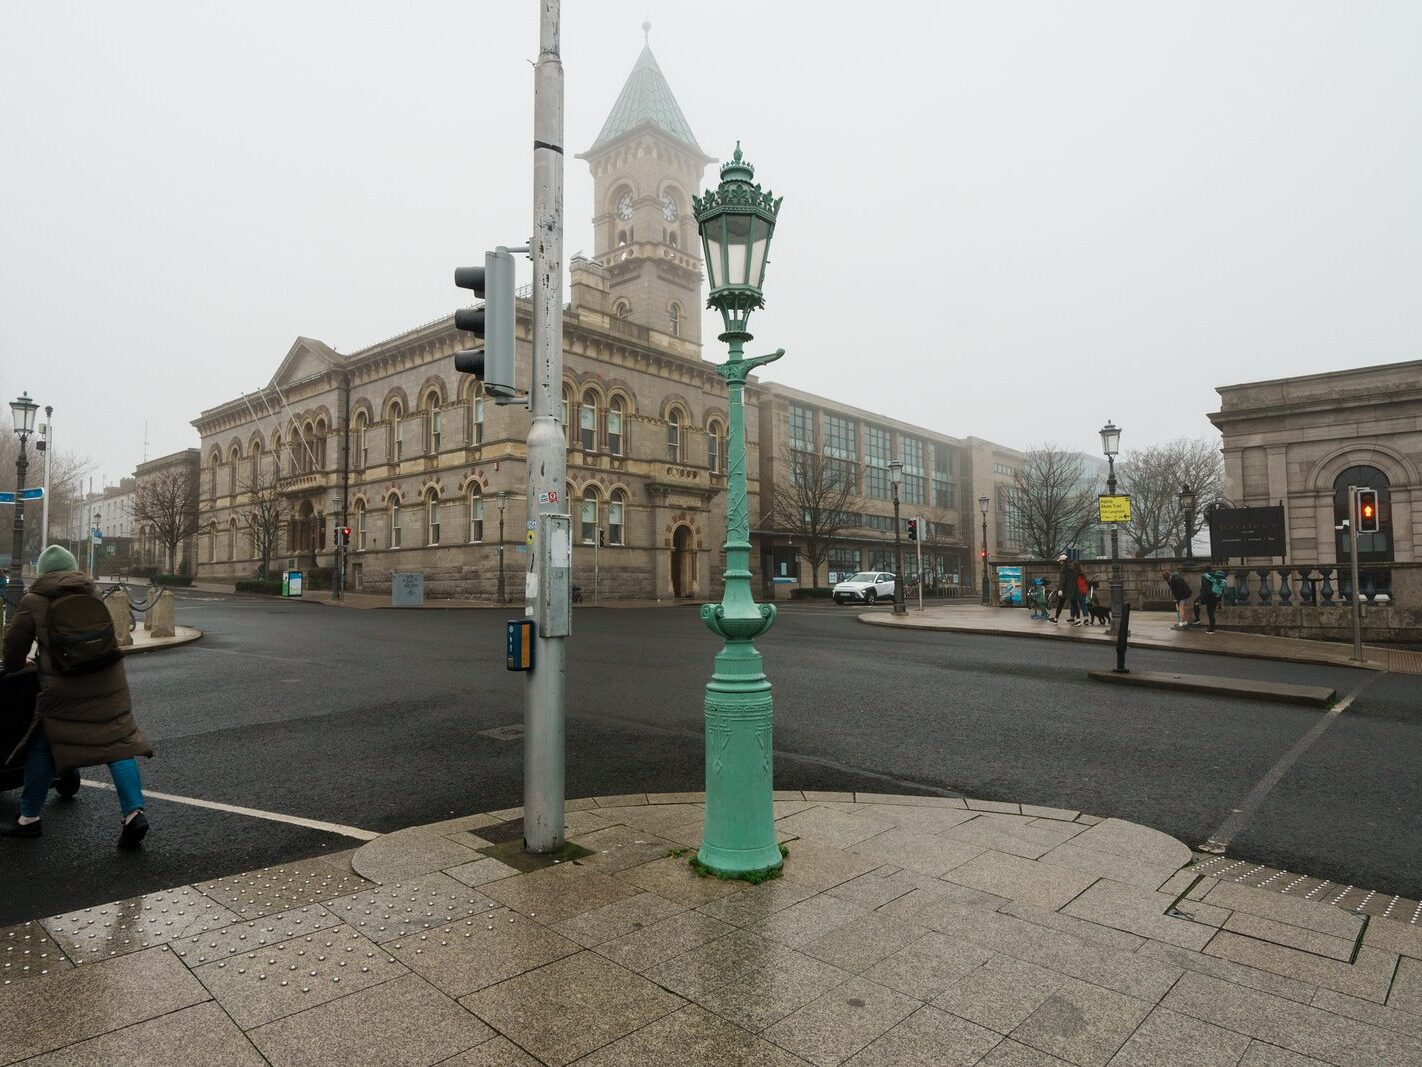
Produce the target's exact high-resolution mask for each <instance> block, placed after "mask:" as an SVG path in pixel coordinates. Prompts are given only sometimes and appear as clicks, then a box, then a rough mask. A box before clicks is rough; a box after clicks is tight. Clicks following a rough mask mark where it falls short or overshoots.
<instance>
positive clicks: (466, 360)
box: [454, 246, 516, 404]
mask: <svg viewBox="0 0 1422 1067" xmlns="http://www.w3.org/2000/svg"><path fill="white" fill-rule="evenodd" d="M454 284H455V285H457V286H459V288H461V289H470V290H473V292H474V294H475V295H476V296H482V297H483V298H484V306H483V307H478V308H460V309H459V310H458V311H456V312H455V313H454V325H455V327H456V328H458V329H461V330H468V331H469V332H470V333H472V334H473V335H474V336H475V337H478V338H479V339H480V340H482V341H483V342H484V344H483V347H481V348H474V349H466V350H465V351H462V352H456V353H455V354H454V369H455V370H457V371H460V372H461V373H464V374H472V375H474V377H476V378H478V379H479V380H480V381H481V382H483V383H484V392H485V393H486V394H487V395H489V396H491V397H493V398H494V403H496V404H508V403H512V402H514V400H515V399H516V396H515V389H514V327H515V318H514V260H513V253H511V252H510V251H509V250H508V249H507V248H504V247H502V246H501V247H499V248H496V249H495V250H494V251H492V252H485V253H484V265H483V266H482V267H457V268H455V271H454Z"/></svg>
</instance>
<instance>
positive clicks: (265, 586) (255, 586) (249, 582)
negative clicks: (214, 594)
mask: <svg viewBox="0 0 1422 1067" xmlns="http://www.w3.org/2000/svg"><path fill="white" fill-rule="evenodd" d="M233 588H234V589H236V590H237V592H239V593H262V594H265V595H267V596H281V579H280V578H241V579H239V580H238V581H237V582H236V583H235V584H234V585H233Z"/></svg>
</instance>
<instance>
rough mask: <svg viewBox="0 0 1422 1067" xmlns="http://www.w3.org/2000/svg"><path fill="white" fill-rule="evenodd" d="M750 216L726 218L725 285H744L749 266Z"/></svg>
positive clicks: (728, 216)
mask: <svg viewBox="0 0 1422 1067" xmlns="http://www.w3.org/2000/svg"><path fill="white" fill-rule="evenodd" d="M752 218H753V216H751V215H727V216H726V284H727V285H745V284H746V283H747V281H748V276H747V273H746V269H747V267H748V266H749V264H750V241H751V219H752Z"/></svg>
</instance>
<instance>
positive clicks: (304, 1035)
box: [249, 974, 494, 1067]
mask: <svg viewBox="0 0 1422 1067" xmlns="http://www.w3.org/2000/svg"><path fill="white" fill-rule="evenodd" d="M249 1036H250V1037H251V1039H252V1043H253V1044H255V1045H256V1046H257V1048H258V1049H260V1050H261V1053H262V1055H263V1056H265V1057H266V1058H267V1061H268V1062H269V1063H271V1064H272V1065H273V1067H321V1065H324V1064H338V1063H339V1064H360V1065H361V1067H428V1065H430V1064H435V1063H442V1062H443V1061H444V1060H446V1059H448V1058H449V1057H450V1056H452V1055H455V1054H457V1053H460V1052H464V1051H466V1050H468V1049H471V1048H473V1047H474V1046H476V1045H478V1044H481V1043H482V1042H484V1041H487V1040H488V1039H489V1038H491V1037H493V1036H494V1031H493V1029H491V1028H490V1027H489V1026H488V1025H486V1024H485V1023H483V1022H481V1021H480V1020H479V1019H478V1017H476V1016H475V1015H474V1014H473V1013H471V1012H469V1011H467V1010H466V1009H464V1008H461V1007H460V1006H459V1005H458V1004H456V1003H455V1002H454V1001H453V1000H451V999H450V998H449V997H447V996H445V995H444V994H443V993H441V992H439V990H437V989H435V988H434V986H432V985H430V984H429V983H428V982H426V981H425V980H424V979H423V978H421V977H419V976H418V975H414V974H406V975H403V976H402V977H399V978H394V979H391V980H390V981H388V982H383V983H381V984H380V985H375V986H371V987H370V988H367V989H362V990H360V991H359V992H357V993H353V994H351V995H350V996H345V997H341V998H340V999H339V1000H333V1001H330V1002H328V1003H326V1004H321V1005H318V1006H317V1007H314V1008H311V1009H309V1010H307V1011H303V1012H300V1013H299V1014H296V1015H289V1016H287V1017H286V1018H284V1019H279V1020H277V1021H276V1022H272V1023H268V1024H266V1025H265V1026H259V1027H257V1028H256V1029H255V1030H252V1031H251V1032H250V1034H249Z"/></svg>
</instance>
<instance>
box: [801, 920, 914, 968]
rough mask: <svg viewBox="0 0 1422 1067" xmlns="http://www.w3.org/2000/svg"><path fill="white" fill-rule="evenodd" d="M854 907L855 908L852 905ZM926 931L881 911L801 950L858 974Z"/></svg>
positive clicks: (843, 927) (850, 923)
mask: <svg viewBox="0 0 1422 1067" xmlns="http://www.w3.org/2000/svg"><path fill="white" fill-rule="evenodd" d="M851 906H855V905H851ZM928 932H929V931H928V930H925V929H924V928H923V927H921V926H916V925H915V924H913V923H909V922H905V921H903V920H902V919H896V918H894V917H893V916H892V915H886V914H884V913H883V912H870V913H869V914H867V915H860V916H859V917H857V918H854V919H851V920H850V921H849V922H847V923H845V924H844V925H842V926H840V927H838V928H837V929H835V930H832V931H830V932H829V933H827V934H824V935H823V936H821V937H817V938H816V939H815V940H813V941H811V942H809V943H808V944H806V945H804V946H803V947H802V948H801V951H802V952H804V953H805V955H807V956H813V957H814V958H815V959H817V960H824V961H825V962H826V963H832V964H834V965H835V966H836V967H839V968H841V969H842V970H846V971H849V972H851V973H852V974H860V973H862V972H863V971H865V970H868V969H869V968H870V967H872V966H874V964H876V963H878V962H879V961H880V960H882V959H884V958H886V957H888V956H892V955H893V954H894V953H896V952H899V951H901V950H903V949H905V948H907V947H908V946H909V945H912V944H913V943H914V942H915V941H917V940H918V939H919V938H920V937H923V936H924V935H925V934H927V933H928Z"/></svg>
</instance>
